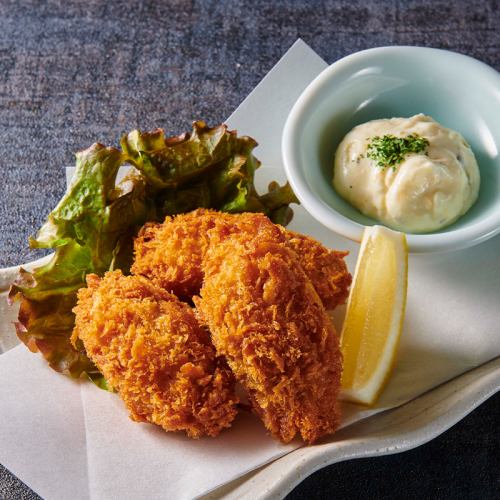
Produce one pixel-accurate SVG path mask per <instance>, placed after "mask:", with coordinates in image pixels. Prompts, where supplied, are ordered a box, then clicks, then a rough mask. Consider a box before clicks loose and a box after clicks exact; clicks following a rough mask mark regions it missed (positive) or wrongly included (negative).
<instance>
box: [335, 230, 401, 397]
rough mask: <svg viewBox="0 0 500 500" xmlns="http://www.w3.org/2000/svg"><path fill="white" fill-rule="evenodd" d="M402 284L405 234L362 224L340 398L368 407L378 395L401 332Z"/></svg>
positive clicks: (344, 333) (343, 339)
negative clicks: (364, 227)
mask: <svg viewBox="0 0 500 500" xmlns="http://www.w3.org/2000/svg"><path fill="white" fill-rule="evenodd" d="M407 282H408V247H407V245H406V236H405V235H404V234H403V233H398V232H396V231H392V230H390V229H387V228H385V227H381V226H372V227H367V228H366V229H365V232H364V234H363V240H362V242H361V248H360V252H359V257H358V262H357V264H356V270H355V272H354V280H353V284H352V287H351V292H350V294H349V299H348V301H347V311H346V316H345V320H344V324H343V327H342V333H341V341H340V343H341V350H342V354H343V356H344V370H343V373H342V399H344V400H346V401H352V402H355V403H361V404H365V405H373V404H374V403H375V401H376V400H377V398H378V396H379V394H380V393H381V391H382V389H383V387H384V385H385V383H386V381H387V379H388V378H389V375H390V372H391V370H392V367H393V365H394V360H395V357H396V352H397V348H398V343H399V338H400V336H401V330H402V325H403V319H404V312H405V305H406V290H407Z"/></svg>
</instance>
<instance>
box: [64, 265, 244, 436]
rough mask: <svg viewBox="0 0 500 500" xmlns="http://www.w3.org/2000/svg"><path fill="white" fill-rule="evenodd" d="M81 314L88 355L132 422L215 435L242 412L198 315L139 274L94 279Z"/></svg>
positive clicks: (82, 298) (77, 332) (78, 333)
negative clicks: (118, 395)
mask: <svg viewBox="0 0 500 500" xmlns="http://www.w3.org/2000/svg"><path fill="white" fill-rule="evenodd" d="M87 285H88V287H87V288H82V289H80V290H79V292H78V304H77V306H76V307H75V308H74V312H75V314H76V326H75V329H74V332H73V337H72V341H73V343H75V342H76V339H77V338H79V339H81V340H82V341H83V345H84V346H85V349H86V351H87V354H88V356H89V357H90V358H91V359H92V361H93V362H94V363H95V364H96V366H97V368H98V369H99V370H100V371H101V373H102V374H103V375H104V377H105V378H106V380H107V381H108V383H109V384H111V386H112V387H113V388H115V389H116V390H117V391H118V393H119V394H120V396H121V398H122V399H123V400H124V402H125V405H126V406H127V408H128V410H129V412H130V417H131V418H132V420H136V421H139V422H151V423H154V424H157V425H160V426H161V427H163V428H164V429H165V430H166V431H178V430H182V431H185V432H186V434H187V435H188V436H189V437H192V438H199V437H201V436H204V435H208V436H216V435H217V434H219V432H220V431H221V430H223V429H224V428H226V427H229V426H230V425H231V422H232V421H233V419H234V418H235V416H236V413H237V408H236V405H237V402H238V400H237V397H236V396H235V392H234V377H233V375H232V374H231V372H230V370H229V369H228V367H227V365H226V363H225V361H224V360H222V359H221V358H217V356H216V353H215V349H214V346H213V345H212V343H211V342H210V336H209V334H208V332H207V331H206V330H205V329H204V328H203V327H202V326H200V324H199V322H198V320H197V319H196V317H195V315H194V312H193V310H192V309H191V308H190V307H189V306H188V305H187V304H184V303H182V302H180V301H179V300H178V299H177V298H176V297H175V296H174V295H171V294H170V293H168V292H166V291H165V290H162V289H160V288H158V287H156V286H155V285H153V284H152V283H151V282H149V281H148V280H147V279H145V278H142V277H139V276H123V274H122V273H121V271H113V272H108V273H106V275H105V276H104V278H102V279H101V278H99V277H98V276H96V275H95V274H91V275H88V276H87Z"/></svg>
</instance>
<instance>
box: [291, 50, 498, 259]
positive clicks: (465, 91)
mask: <svg viewBox="0 0 500 500" xmlns="http://www.w3.org/2000/svg"><path fill="white" fill-rule="evenodd" d="M417 113H424V114H426V115H429V116H431V117H432V118H434V119H435V120H436V121H437V122H439V123H440V124H441V125H444V126H445V127H448V128H451V129H454V130H457V131H458V132H460V133H461V134H462V135H463V136H464V137H465V139H466V141H467V142H468V143H469V144H470V145H471V147H472V150H473V151H474V153H475V155H476V158H477V161H478V164H479V168H480V172H481V188H480V192H479V197H478V200H477V201H476V203H475V204H474V205H473V206H472V208H471V209H470V210H469V212H467V213H466V214H465V215H464V216H462V217H461V218H460V219H459V220H458V221H456V222H455V223H454V224H452V225H451V226H448V227H445V228H443V229H441V230H439V231H435V232H432V233H426V234H408V235H407V240H408V246H409V249H410V251H411V252H415V253H422V252H436V251H446V250H458V249H460V248H466V247H469V246H472V245H476V244H477V243H480V242H482V241H485V240H486V239H488V238H491V237H492V236H494V235H495V234H497V233H500V156H499V150H500V74H499V73H498V72H496V71H495V70H494V69H492V68H491V67H489V66H487V65H486V64H484V63H481V62H479V61H477V60H475V59H472V58H471V57H467V56H464V55H461V54H456V53H454V52H448V51H445V50H439V49H429V48H423V47H381V48H376V49H369V50H364V51H362V52H358V53H356V54H352V55H350V56H348V57H345V58H344V59H341V60H340V61H337V62H336V63H335V64H332V65H331V66H330V67H329V68H327V69H325V70H324V71H323V72H322V73H321V74H320V75H319V76H318V77H317V78H316V79H315V80H314V81H313V82H312V83H311V84H310V85H309V86H308V87H307V88H306V89H305V90H304V92H303V93H302V95H301V96H300V98H299V99H298V101H297V102H296V103H295V105H294V107H293V109H292V111H291V112H290V115H289V116H288V119H287V122H286V125H285V128H284V131H283V141H282V151H283V161H284V165H285V170H286V173H287V176H288V179H289V181H290V184H291V186H292V188H293V190H294V191H295V193H296V195H297V197H298V198H299V200H300V201H301V203H302V205H303V206H304V207H305V209H306V210H307V211H308V212H309V213H310V214H311V215H312V216H313V217H314V218H316V219H317V220H318V221H319V222H321V223H322V224H324V225H325V226H327V227H328V228H330V229H332V230H333V231H335V232H337V233H339V234H341V235H342V236H345V237H347V238H349V239H351V240H354V241H358V242H359V241H361V238H362V235H363V230H364V227H365V226H369V225H374V224H380V223H379V222H377V221H375V220H373V219H370V218H368V217H366V216H364V215H363V214H361V213H360V212H359V211H358V210H356V209H355V208H354V207H353V206H351V205H350V204H349V203H347V202H346V201H344V200H343V199H342V198H341V197H340V196H339V195H338V194H337V193H336V191H335V190H334V189H333V186H332V174H333V158H334V155H335V150H336V149H337V146H338V145H339V143H340V141H341V140H342V138H343V137H344V136H345V135H346V134H347V132H349V131H350V130H351V129H352V128H353V127H355V126H356V125H359V124H361V123H364V122H367V121H369V120H375V119H379V118H392V117H410V116H412V115H415V114H417Z"/></svg>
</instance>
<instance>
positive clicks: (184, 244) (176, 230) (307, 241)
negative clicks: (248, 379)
mask: <svg viewBox="0 0 500 500" xmlns="http://www.w3.org/2000/svg"><path fill="white" fill-rule="evenodd" d="M253 215H254V214H228V213H224V212H217V211H215V210H206V209H198V210H195V211H193V212H190V213H187V214H182V215H177V216H175V217H167V218H166V219H165V221H164V222H163V223H162V224H158V223H149V224H146V225H145V226H144V227H143V228H142V229H141V231H140V232H139V235H138V236H137V238H136V239H135V243H134V251H135V261H134V264H133V266H132V272H133V273H134V274H138V275H142V276H146V277H148V278H149V279H151V280H153V281H154V282H155V283H156V284H157V285H159V286H161V287H162V288H165V289H166V290H168V291H171V292H172V293H174V294H175V295H177V296H178V297H180V298H182V299H184V300H190V299H191V298H192V297H193V296H194V295H197V294H198V293H199V291H200V289H201V285H202V282H203V271H202V262H203V258H204V255H205V254H206V252H207V249H208V245H209V238H208V232H209V231H210V230H212V229H214V228H219V229H218V230H221V229H220V227H221V226H222V225H228V226H230V228H233V230H234V231H238V230H239V228H238V224H239V221H241V220H243V219H244V218H245V217H249V216H250V217H251V216H253ZM278 227H280V228H281V226H278ZM230 228H229V229H227V230H228V231H231V229H230ZM281 230H282V231H283V234H284V236H285V238H286V240H287V242H288V244H289V245H290V247H291V248H292V249H293V250H295V252H297V254H298V255H299V258H300V263H301V265H302V267H303V269H304V271H305V272H306V274H307V275H308V276H309V279H310V280H311V281H312V283H313V286H314V287H315V289H316V291H317V292H318V295H319V296H320V298H321V300H322V301H323V304H324V305H325V307H326V308H328V309H334V308H335V307H336V306H337V305H339V304H341V303H343V302H344V301H345V299H346V298H347V295H348V292H349V285H350V284H351V275H350V274H349V271H348V269H347V266H346V263H345V261H344V257H345V256H346V255H347V252H339V251H335V250H329V249H327V248H325V247H324V246H323V245H321V243H319V242H318V241H316V240H314V239H312V238H309V237H307V236H303V235H300V234H298V233H294V232H293V231H288V230H286V229H285V228H281Z"/></svg>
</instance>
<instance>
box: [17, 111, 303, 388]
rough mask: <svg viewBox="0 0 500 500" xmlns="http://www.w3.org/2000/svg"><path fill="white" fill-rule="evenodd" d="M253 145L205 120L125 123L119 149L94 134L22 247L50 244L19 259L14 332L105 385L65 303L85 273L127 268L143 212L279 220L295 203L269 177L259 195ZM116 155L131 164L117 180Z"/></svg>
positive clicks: (66, 368) (159, 216)
mask: <svg viewBox="0 0 500 500" xmlns="http://www.w3.org/2000/svg"><path fill="white" fill-rule="evenodd" d="M256 145H257V143H256V142H255V141H254V140H253V139H251V138H250V137H238V136H237V134H236V132H234V131H228V130H227V127H226V126H225V125H220V126H217V127H213V128H210V127H208V126H207V125H206V124H205V123H204V122H201V121H198V122H195V123H194V124H193V130H192V132H191V133H185V134H182V135H179V136H176V137H171V138H167V137H165V135H164V133H163V131H162V130H161V129H157V130H154V131H152V132H146V133H142V132H140V131H138V130H134V131H132V132H130V133H129V134H128V135H126V136H124V137H123V138H122V140H121V150H120V149H116V148H112V147H105V146H103V145H101V144H94V145H92V146H91V147H90V148H88V149H86V150H85V151H81V152H79V153H77V154H76V170H75V173H74V176H73V180H72V182H71V184H70V186H69V187H68V190H67V192H66V194H65V195H64V196H63V198H62V199H61V201H60V202H59V203H58V205H57V206H56V208H55V209H54V210H53V211H52V212H51V213H50V214H49V216H48V218H47V220H46V222H45V223H44V224H43V225H42V227H41V228H40V230H39V231H38V233H37V235H36V237H35V238H30V246H31V247H32V248H51V249H53V250H54V254H53V256H52V258H51V260H50V261H49V262H48V263H47V264H46V265H44V266H41V267H39V268H37V269H35V270H33V272H31V273H30V272H28V271H25V270H23V269H21V271H20V274H19V277H18V279H17V281H16V283H15V284H14V285H13V286H12V287H11V290H10V295H9V296H10V298H11V300H19V301H20V302H21V304H20V310H19V317H18V322H17V324H16V329H17V334H18V336H19V338H20V339H21V340H22V341H23V342H24V343H25V344H26V345H27V346H28V347H29V349H30V350H32V351H33V352H37V351H40V352H41V353H42V354H43V356H44V357H45V359H46V360H47V361H48V363H49V364H50V366H51V367H52V368H54V369H55V370H57V371H60V372H63V373H65V374H69V375H71V376H73V377H79V376H81V375H82V373H85V374H86V375H87V376H88V377H89V378H90V379H92V380H93V381H94V382H95V383H96V384H97V385H99V386H100V387H103V388H107V385H106V381H105V380H104V379H103V377H102V376H101V374H100V373H99V372H98V370H97V369H96V367H95V366H94V365H93V363H92V362H91V361H90V360H89V359H88V357H87V356H86V354H85V349H84V347H83V345H81V344H80V345H77V346H76V348H74V347H73V346H72V345H71V343H70V337H71V333H72V331H73V327H74V321H75V317H74V314H73V312H72V309H73V307H74V306H75V304H76V301H77V291H78V289H79V288H81V287H83V286H85V276H86V274H88V273H96V274H98V275H103V274H104V273H105V272H106V271H107V270H110V269H116V268H119V269H122V270H123V271H124V272H125V273H126V272H128V270H129V268H130V265H131V263H132V258H133V252H132V251H133V237H134V236H135V234H136V233H137V231H138V230H139V228H140V227H141V226H142V225H143V224H144V223H145V222H147V221H161V220H163V219H164V217H165V215H173V214H177V213H183V212H188V211H190V210H193V209H195V208H198V207H205V208H215V209H218V210H223V211H227V212H244V211H254V212H263V213H265V214H267V215H268V216H269V217H270V218H271V219H272V220H273V221H274V222H276V223H280V224H283V225H284V224H286V223H288V222H289V220H290V219H291V215H292V212H291V209H290V208H289V204H290V203H298V201H297V199H296V198H295V196H294V194H293V192H292V190H291V189H290V186H289V185H288V184H287V185H285V186H283V187H280V186H279V185H278V184H277V183H271V184H270V186H269V192H268V193H265V194H264V195H262V196H260V195H259V194H258V193H257V191H256V189H255V186H254V174H255V171H256V169H257V168H258V167H259V166H260V162H259V161H258V160H257V159H256V158H255V157H254V156H253V153H252V151H253V149H254V148H255V146H256ZM124 164H130V165H132V166H133V167H135V169H133V172H132V173H131V174H129V175H128V176H127V177H126V178H125V179H124V180H123V181H122V182H120V183H119V184H118V185H117V184H116V177H117V174H118V170H119V168H120V166H122V165H124Z"/></svg>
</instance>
